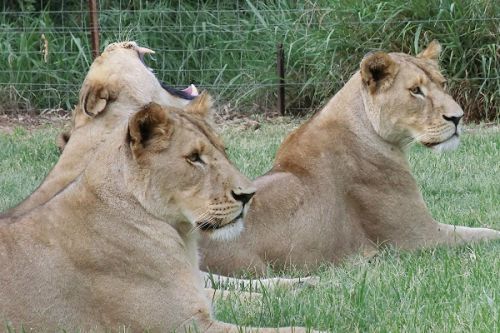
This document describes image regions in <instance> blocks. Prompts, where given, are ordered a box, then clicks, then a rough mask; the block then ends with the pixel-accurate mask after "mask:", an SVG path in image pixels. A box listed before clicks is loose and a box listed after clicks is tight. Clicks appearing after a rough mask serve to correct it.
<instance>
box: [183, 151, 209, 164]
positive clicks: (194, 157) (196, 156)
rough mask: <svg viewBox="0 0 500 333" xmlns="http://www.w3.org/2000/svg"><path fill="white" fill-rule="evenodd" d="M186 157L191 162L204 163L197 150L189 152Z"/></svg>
mask: <svg viewBox="0 0 500 333" xmlns="http://www.w3.org/2000/svg"><path fill="white" fill-rule="evenodd" d="M186 159H187V160H188V161H189V162H191V163H203V164H205V162H203V160H202V159H201V156H200V154H199V153H197V152H194V153H191V154H190V155H189V156H187V157H186Z"/></svg>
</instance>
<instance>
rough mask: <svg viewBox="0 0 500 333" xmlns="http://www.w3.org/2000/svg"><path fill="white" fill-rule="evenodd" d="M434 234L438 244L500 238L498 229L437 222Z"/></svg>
mask: <svg viewBox="0 0 500 333" xmlns="http://www.w3.org/2000/svg"><path fill="white" fill-rule="evenodd" d="M436 236H437V241H438V243H439V244H450V245H455V244H457V245H458V244H466V243H472V242H478V241H487V240H495V239H500V231H497V230H493V229H488V228H471V227H463V226H454V225H450V224H443V223H438V224H437V235H436Z"/></svg>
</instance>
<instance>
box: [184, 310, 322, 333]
mask: <svg viewBox="0 0 500 333" xmlns="http://www.w3.org/2000/svg"><path fill="white" fill-rule="evenodd" d="M176 332H186V333H195V332H196V333H198V332H204V333H242V332H245V333H307V332H311V333H312V332H317V331H314V330H312V329H306V328H303V327H279V328H265V327H245V326H238V325H234V324H228V323H223V322H220V321H216V320H213V319H212V318H210V316H209V315H207V314H203V315H201V314H200V315H197V316H195V317H193V318H191V319H190V320H189V321H188V322H186V323H184V324H183V325H182V326H181V327H179V328H178V329H177V330H176Z"/></svg>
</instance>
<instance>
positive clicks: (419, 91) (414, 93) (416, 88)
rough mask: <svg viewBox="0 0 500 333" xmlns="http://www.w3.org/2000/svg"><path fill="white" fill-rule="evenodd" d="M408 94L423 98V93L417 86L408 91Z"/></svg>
mask: <svg viewBox="0 0 500 333" xmlns="http://www.w3.org/2000/svg"><path fill="white" fill-rule="evenodd" d="M410 92H411V93H412V94H413V95H421V96H424V93H423V92H422V89H420V87H419V86H416V87H413V88H411V89H410Z"/></svg>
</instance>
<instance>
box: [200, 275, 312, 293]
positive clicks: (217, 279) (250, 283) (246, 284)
mask: <svg viewBox="0 0 500 333" xmlns="http://www.w3.org/2000/svg"><path fill="white" fill-rule="evenodd" d="M203 277H204V280H205V287H212V288H217V286H218V285H220V284H231V285H234V286H239V287H240V288H244V289H250V290H261V289H262V288H265V289H273V288H276V287H287V288H297V287H305V286H316V285H317V284H318V282H319V278H318V277H316V276H307V277H303V278H291V279H288V278H280V277H277V278H269V279H237V278H233V277H228V276H222V275H217V274H211V273H206V272H203Z"/></svg>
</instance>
